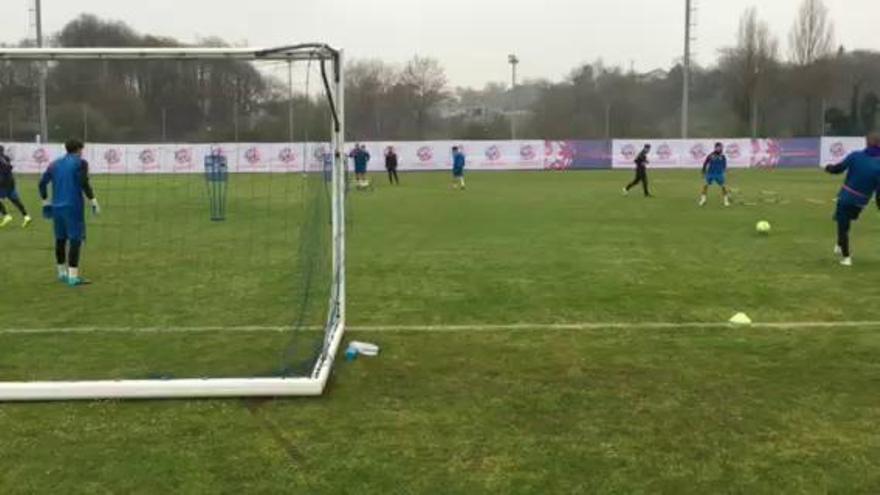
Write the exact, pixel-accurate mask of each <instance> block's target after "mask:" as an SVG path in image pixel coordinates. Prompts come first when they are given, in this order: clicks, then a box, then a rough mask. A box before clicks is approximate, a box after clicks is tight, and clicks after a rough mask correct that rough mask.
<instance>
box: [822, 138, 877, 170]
mask: <svg viewBox="0 0 880 495" xmlns="http://www.w3.org/2000/svg"><path fill="white" fill-rule="evenodd" d="M867 145H868V144H867V142H866V141H865V138H863V137H854V138H853V137H827V138H822V164H821V165H822V166H823V167H824V166H825V165H833V164H837V163H840V162H842V161H843V159H844V158H846V157H847V155H849V154H850V153H852V152H854V151H861V150H863V149H865V147H866V146H867Z"/></svg>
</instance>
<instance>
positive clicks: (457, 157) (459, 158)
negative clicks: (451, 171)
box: [452, 151, 465, 168]
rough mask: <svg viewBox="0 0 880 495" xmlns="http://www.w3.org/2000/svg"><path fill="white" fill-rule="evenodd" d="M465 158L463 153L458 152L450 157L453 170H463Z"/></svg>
mask: <svg viewBox="0 0 880 495" xmlns="http://www.w3.org/2000/svg"><path fill="white" fill-rule="evenodd" d="M464 164H465V157H464V153H462V152H460V151H459V152H458V153H454V154H453V155H452V166H453V167H455V168H464Z"/></svg>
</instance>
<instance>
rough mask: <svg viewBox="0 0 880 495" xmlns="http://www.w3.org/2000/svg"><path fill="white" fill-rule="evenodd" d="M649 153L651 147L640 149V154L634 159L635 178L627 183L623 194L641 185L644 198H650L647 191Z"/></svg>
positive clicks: (647, 145) (648, 145) (646, 146)
mask: <svg viewBox="0 0 880 495" xmlns="http://www.w3.org/2000/svg"><path fill="white" fill-rule="evenodd" d="M650 152H651V145H650V144H646V145H645V147H644V148H642V151H641V153H639V156H637V157H636V159H635V164H636V178H635V179H633V181H632V182H630V183H629V185H627V186H626V187H624V188H623V194H629V190H630V189H632V188H634V187H636V186H637V185H639V183H641V184H642V187H643V188H644V190H645V197H646V198H650V197H651V193H650V191H648V163H649V162H648V153H650Z"/></svg>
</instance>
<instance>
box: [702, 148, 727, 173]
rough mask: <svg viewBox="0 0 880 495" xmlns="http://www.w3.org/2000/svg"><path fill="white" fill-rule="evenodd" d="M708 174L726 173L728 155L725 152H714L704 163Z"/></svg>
mask: <svg viewBox="0 0 880 495" xmlns="http://www.w3.org/2000/svg"><path fill="white" fill-rule="evenodd" d="M703 167H704V170H705V171H706V175H724V173H725V172H726V171H727V157H726V156H724V154H723V153H712V154H711V155H709V156H708V157H706V162H705V163H704V164H703Z"/></svg>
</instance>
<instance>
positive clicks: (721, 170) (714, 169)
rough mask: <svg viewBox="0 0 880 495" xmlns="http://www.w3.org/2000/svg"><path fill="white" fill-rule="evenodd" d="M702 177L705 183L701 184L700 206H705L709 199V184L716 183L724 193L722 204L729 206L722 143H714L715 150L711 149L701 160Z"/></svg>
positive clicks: (725, 160)
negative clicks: (704, 158) (702, 160)
mask: <svg viewBox="0 0 880 495" xmlns="http://www.w3.org/2000/svg"><path fill="white" fill-rule="evenodd" d="M703 177H704V178H705V179H706V183H705V184H703V193H702V194H701V195H700V206H706V202H707V201H709V199H708V197H707V195H708V194H709V186H711V185H712V184H718V185H719V186H720V187H721V193H722V194H723V195H724V206H730V192H728V190H727V157H726V156H725V155H724V145H723V144H721V143H715V151H713V152H712V153H711V154H709V156H707V157H706V160H705V161H704V162H703Z"/></svg>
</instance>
